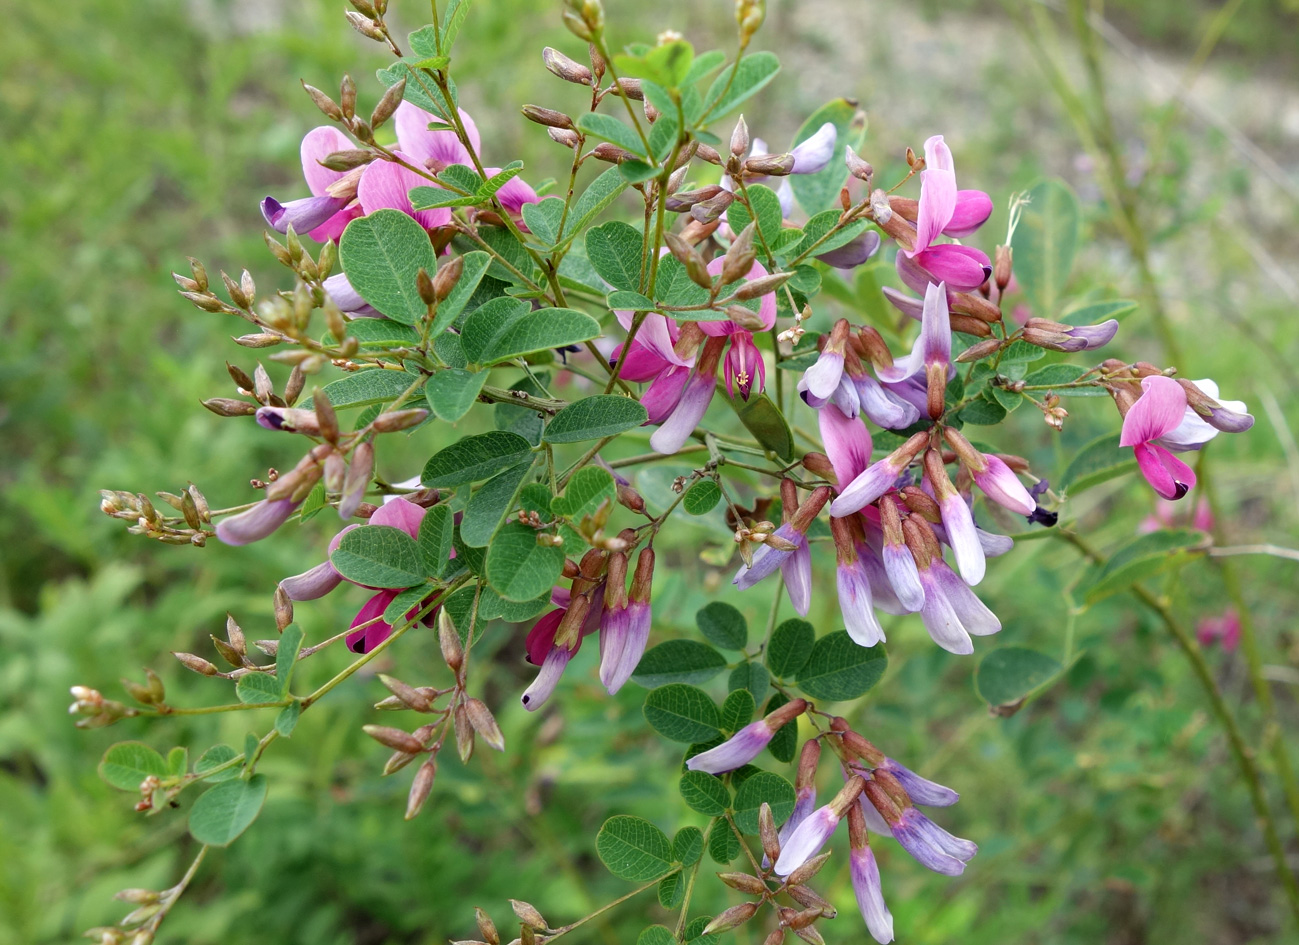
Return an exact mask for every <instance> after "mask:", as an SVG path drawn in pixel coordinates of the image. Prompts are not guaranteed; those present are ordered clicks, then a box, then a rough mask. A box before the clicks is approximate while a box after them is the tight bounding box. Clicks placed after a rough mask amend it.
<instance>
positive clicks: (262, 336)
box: [233, 332, 284, 348]
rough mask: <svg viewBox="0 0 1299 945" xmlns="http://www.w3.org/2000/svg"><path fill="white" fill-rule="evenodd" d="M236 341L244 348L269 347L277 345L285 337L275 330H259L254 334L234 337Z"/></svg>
mask: <svg viewBox="0 0 1299 945" xmlns="http://www.w3.org/2000/svg"><path fill="white" fill-rule="evenodd" d="M233 340H234V343H235V344H237V345H239V346H240V347H243V348H269V347H271V346H272V345H277V344H279V343H280V342H282V341H283V340H284V339H283V338H281V337H280V336H279V335H277V334H274V333H273V332H259V333H257V334H252V335H240V336H239V337H238V338H235V339H233Z"/></svg>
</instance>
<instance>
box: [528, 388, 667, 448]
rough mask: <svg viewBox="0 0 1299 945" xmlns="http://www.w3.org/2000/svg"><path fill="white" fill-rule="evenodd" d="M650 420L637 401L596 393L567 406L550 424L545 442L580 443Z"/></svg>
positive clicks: (616, 432)
mask: <svg viewBox="0 0 1299 945" xmlns="http://www.w3.org/2000/svg"><path fill="white" fill-rule="evenodd" d="M648 419H649V413H648V412H647V411H646V410H645V408H644V407H643V406H641V403H640V401H637V400H632V399H631V398H630V397H621V396H619V395H617V394H597V395H595V396H594V397H586V398H583V399H582V400H579V401H577V402H575V403H571V404H569V405H568V406H567V407H565V408H564V409H563V410H561V411H560V412H559V413H557V414H555V419H553V420H551V421H550V424H549V425H548V426H547V427H546V432H545V433H544V434H543V436H542V439H544V440H545V441H546V442H547V443H580V442H582V441H583V440H598V439H600V438H602V437H606V436H616V435H617V434H619V433H624V432H626V431H627V430H633V429H635V428H636V427H638V426H640V425H641V424H643V423H644V422H645V421H646V420H648Z"/></svg>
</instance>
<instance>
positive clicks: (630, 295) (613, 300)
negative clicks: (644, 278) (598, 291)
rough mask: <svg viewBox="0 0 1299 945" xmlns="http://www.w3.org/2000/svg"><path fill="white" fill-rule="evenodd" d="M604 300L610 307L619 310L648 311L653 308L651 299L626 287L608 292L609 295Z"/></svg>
mask: <svg viewBox="0 0 1299 945" xmlns="http://www.w3.org/2000/svg"><path fill="white" fill-rule="evenodd" d="M604 301H605V304H606V305H608V306H609V307H610V308H611V309H614V310H615V311H620V312H623V311H626V312H648V311H650V310H651V309H653V308H654V302H653V300H652V299H647V298H646V297H645V296H643V295H641V294H640V293H639V292H628V291H627V290H626V289H619V290H618V291H617V292H610V293H609V297H608V298H606V299H605V300H604Z"/></svg>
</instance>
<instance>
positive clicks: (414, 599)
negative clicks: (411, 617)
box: [383, 555, 431, 627]
mask: <svg viewBox="0 0 1299 945" xmlns="http://www.w3.org/2000/svg"><path fill="white" fill-rule="evenodd" d="M421 556H422V555H421ZM430 591H431V588H430V587H429V586H428V585H427V584H419V585H416V586H415V587H408V588H406V590H404V591H402V592H401V593H400V594H398V595H397V596H396V597H394V598H393V599H392V600H391V601H389V602H388V606H387V607H385V608H384V609H383V622H384V623H386V624H388V625H389V626H393V627H396V626H399V625H400V624H402V623H404V622H405V619H406V614H408V613H410V611H411V609H412V608H414V607H416V606H418V605H419V603H420V601H422V600H423V599H424V598H425V597H428V595H429V592H430Z"/></svg>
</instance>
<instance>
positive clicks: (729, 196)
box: [682, 190, 735, 238]
mask: <svg viewBox="0 0 1299 945" xmlns="http://www.w3.org/2000/svg"><path fill="white" fill-rule="evenodd" d="M733 203H735V194H733V193H731V192H730V191H729V190H723V191H722V192H721V193H719V194H717V195H716V196H715V197H709V198H708V199H707V200H700V201H699V202H698V203H696V204H695V205H694V206H693V207H691V208H690V216H691V217H692V218H693V220H694V221H695V222H697V223H704V224H709V223H711V224H718V223H720V221H721V218H722V214H724V213H725V212H726V210H727V208H729V207H730V205H731V204H733ZM711 232H712V231H711V230H710V231H709V233H705V234H703V235H704V236H708V235H710V234H711ZM682 235H683V237H684V234H682ZM701 238H702V237H701Z"/></svg>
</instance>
